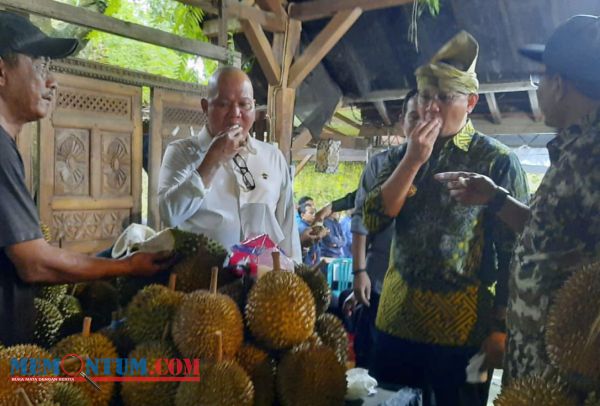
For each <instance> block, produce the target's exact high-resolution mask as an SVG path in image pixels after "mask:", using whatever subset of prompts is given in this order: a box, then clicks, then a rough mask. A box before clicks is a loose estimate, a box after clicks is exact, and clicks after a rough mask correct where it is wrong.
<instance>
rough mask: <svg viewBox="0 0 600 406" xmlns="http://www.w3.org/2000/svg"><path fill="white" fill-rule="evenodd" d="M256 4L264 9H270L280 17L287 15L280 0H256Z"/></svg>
mask: <svg viewBox="0 0 600 406" xmlns="http://www.w3.org/2000/svg"><path fill="white" fill-rule="evenodd" d="M256 4H258V6H259V7H260V8H262V9H263V10H266V11H272V12H273V13H275V14H277V15H278V16H280V17H283V16H287V13H286V12H285V10H284V9H283V7H282V5H281V1H280V0H256Z"/></svg>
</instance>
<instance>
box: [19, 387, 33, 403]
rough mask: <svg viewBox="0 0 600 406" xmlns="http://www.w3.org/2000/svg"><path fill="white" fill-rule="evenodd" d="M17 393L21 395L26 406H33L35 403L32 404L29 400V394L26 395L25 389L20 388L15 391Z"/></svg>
mask: <svg viewBox="0 0 600 406" xmlns="http://www.w3.org/2000/svg"><path fill="white" fill-rule="evenodd" d="M15 393H18V394H19V395H21V397H22V398H23V401H24V402H25V404H26V405H27V406H33V403H31V400H29V396H27V393H25V389H23V388H19V389H17V390H16V391H15Z"/></svg>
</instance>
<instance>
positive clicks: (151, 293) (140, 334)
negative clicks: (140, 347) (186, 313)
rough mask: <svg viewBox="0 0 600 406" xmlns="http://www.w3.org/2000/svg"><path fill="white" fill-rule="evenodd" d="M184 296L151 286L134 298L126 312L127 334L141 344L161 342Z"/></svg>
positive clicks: (180, 293)
mask: <svg viewBox="0 0 600 406" xmlns="http://www.w3.org/2000/svg"><path fill="white" fill-rule="evenodd" d="M183 296H184V294H183V293H182V292H176V291H174V290H171V289H169V288H167V287H166V286H162V285H149V286H146V287H145V288H143V289H142V290H141V291H139V292H138V293H137V295H135V296H134V298H133V299H132V300H131V302H130V303H129V305H128V306H127V310H126V312H125V317H126V319H127V321H126V323H127V324H126V326H127V333H128V335H129V336H130V337H131V339H132V340H133V341H134V342H135V343H136V344H140V343H143V342H145V341H154V340H160V339H161V338H169V337H163V331H164V330H165V328H167V327H168V325H169V323H171V321H172V320H173V317H174V315H175V312H176V311H177V309H178V308H179V305H180V304H181V301H182V300H183Z"/></svg>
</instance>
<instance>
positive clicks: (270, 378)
mask: <svg viewBox="0 0 600 406" xmlns="http://www.w3.org/2000/svg"><path fill="white" fill-rule="evenodd" d="M235 359H236V361H237V362H238V364H239V365H240V366H241V367H242V368H244V370H245V371H246V373H247V374H248V376H250V379H251V380H252V383H253V384H254V406H271V405H272V404H273V403H274V401H275V361H274V360H273V359H272V358H271V357H269V354H267V353H266V352H264V351H263V350H261V349H259V348H258V347H255V346H254V345H252V344H244V345H242V347H241V348H240V350H239V351H238V353H237V354H236V355H235Z"/></svg>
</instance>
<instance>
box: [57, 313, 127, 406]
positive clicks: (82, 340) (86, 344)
mask: <svg viewBox="0 0 600 406" xmlns="http://www.w3.org/2000/svg"><path fill="white" fill-rule="evenodd" d="M91 323H92V320H91V318H89V317H86V318H85V319H84V327H83V331H82V333H81V334H74V335H71V336H68V337H65V338H64V339H62V340H61V341H59V342H58V344H56V346H54V348H53V349H52V352H53V354H54V356H55V357H56V358H60V359H62V358H63V357H64V356H66V355H68V354H78V355H79V356H81V357H84V358H86V359H91V360H94V359H101V358H117V357H118V355H117V350H116V349H115V346H114V345H113V343H112V342H111V341H110V340H109V339H108V338H107V337H106V336H104V335H102V334H98V333H94V334H90V329H91ZM78 366H79V365H77V366H75V367H74V368H76V367H78ZM110 373H111V375H114V374H115V366H114V365H111V367H110ZM103 375H104V368H99V371H98V375H97V376H103ZM90 378H91V379H94V376H90ZM97 384H98V386H100V389H101V390H100V391H98V390H96V388H94V387H93V386H92V385H90V384H89V383H88V382H77V383H76V384H75V385H76V386H77V387H78V388H80V389H83V391H84V393H85V395H86V397H87V398H88V399H89V400H90V406H107V405H108V403H109V402H110V400H111V398H112V395H113V392H114V389H115V384H114V382H97Z"/></svg>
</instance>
